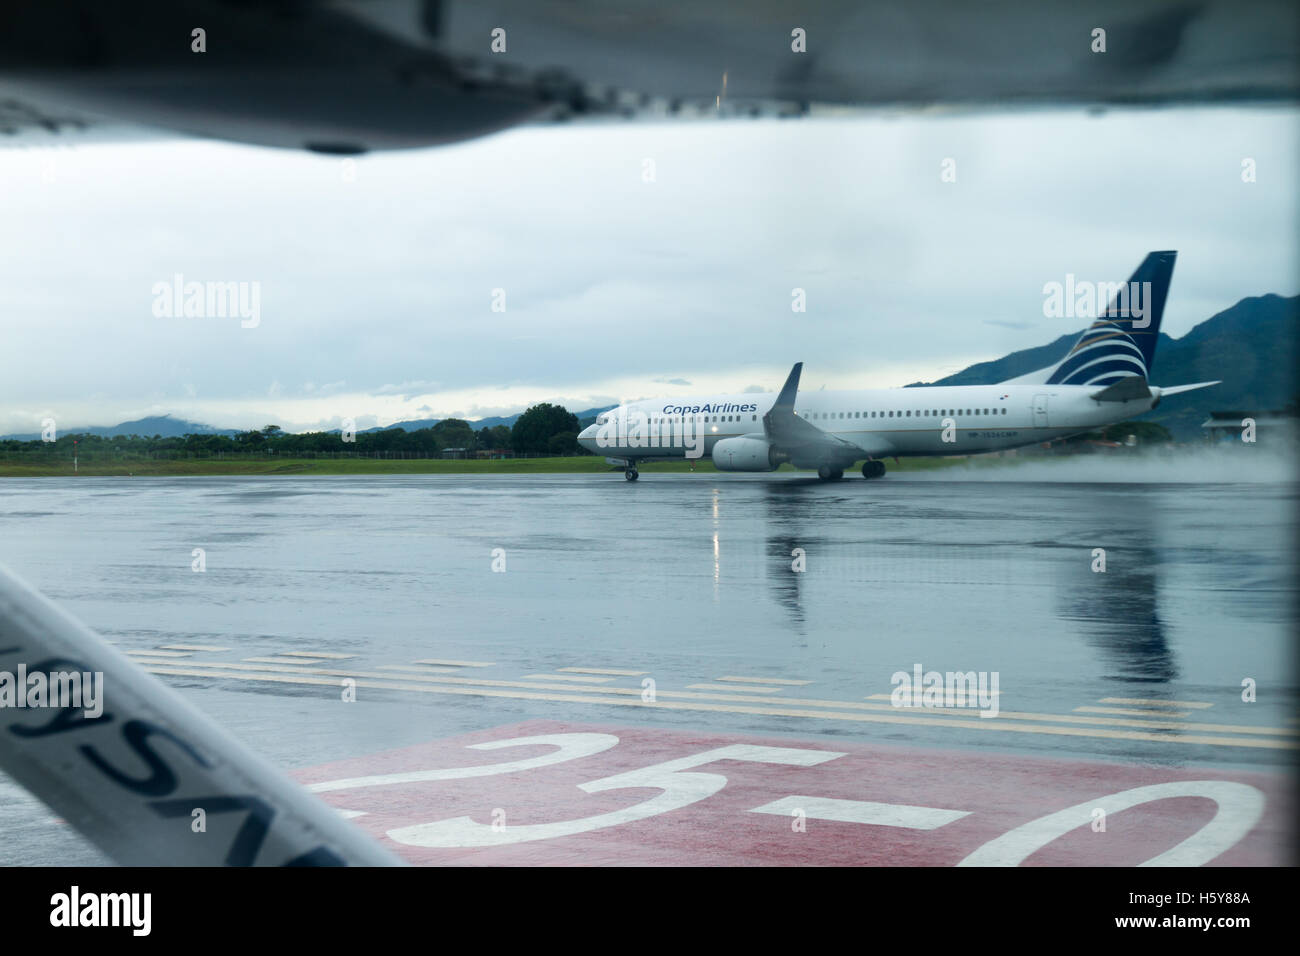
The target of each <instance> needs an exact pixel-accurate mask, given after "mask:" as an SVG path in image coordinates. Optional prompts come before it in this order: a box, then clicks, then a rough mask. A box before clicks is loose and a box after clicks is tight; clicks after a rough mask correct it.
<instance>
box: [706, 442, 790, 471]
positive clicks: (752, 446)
mask: <svg viewBox="0 0 1300 956" xmlns="http://www.w3.org/2000/svg"><path fill="white" fill-rule="evenodd" d="M786 457H787V456H786V455H785V454H784V453H783V452H779V451H777V450H776V449H775V448H773V447H772V444H771V443H770V442H768V441H766V440H764V439H762V438H750V437H749V436H748V435H742V436H741V437H739V438H724V439H723V440H722V441H720V442H718V443H717V444H716V445H714V446H713V464H714V466H715V467H716V468H717V469H718V471H774V470H775V469H776V468H777V466H778V465H780V464H781V462H783V461H785V460H786Z"/></svg>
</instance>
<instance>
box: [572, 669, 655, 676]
mask: <svg viewBox="0 0 1300 956" xmlns="http://www.w3.org/2000/svg"><path fill="white" fill-rule="evenodd" d="M559 672H560V673H561V674H609V675H610V676H612V677H640V676H641V675H643V674H647V673H649V671H616V670H613V669H611V668H607V667H561V668H559Z"/></svg>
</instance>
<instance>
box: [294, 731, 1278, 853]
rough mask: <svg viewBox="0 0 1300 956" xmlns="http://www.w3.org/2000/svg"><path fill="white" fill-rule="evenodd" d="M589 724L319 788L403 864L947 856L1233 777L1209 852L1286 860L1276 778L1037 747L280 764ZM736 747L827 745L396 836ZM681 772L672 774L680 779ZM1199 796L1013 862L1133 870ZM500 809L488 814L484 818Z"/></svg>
mask: <svg viewBox="0 0 1300 956" xmlns="http://www.w3.org/2000/svg"><path fill="white" fill-rule="evenodd" d="M564 733H589V734H590V733H602V734H609V735H613V736H615V737H617V738H619V742H618V744H617V745H615V746H613V747H612V748H610V749H607V750H604V751H602V752H600V753H596V754H593V755H590V756H584V757H580V758H578V759H574V760H570V761H566V762H563V763H557V764H553V765H550V766H543V767H538V768H534V769H528V770H520V771H515V772H512V773H509V774H503V775H495V776H480V777H470V778H466V779H456V780H440V781H432V782H417V783H403V784H393V785H384V786H372V787H364V788H355V789H347V790H333V791H329V792H323V793H321V794H320V796H321V798H322V799H324V800H325V801H326V802H328V803H329V804H331V805H332V806H335V807H338V808H340V809H348V810H355V811H363V812H364V815H362V816H359V817H357V818H355V820H354V823H355V824H356V825H358V826H360V827H362V828H363V829H365V830H367V831H368V832H370V833H371V834H372V835H373V836H375V837H376V838H378V839H380V840H382V841H383V842H384V843H385V844H386V845H387V846H389V847H390V848H391V849H393V850H394V851H395V852H396V853H398V854H399V855H400V856H402V857H403V858H405V859H406V860H408V861H410V862H412V863H417V864H426V865H429V864H497V865H500V864H506V865H510V864H516V865H537V864H560V865H564V864H636V865H645V864H668V865H672V864H676V865H683V864H685V865H697V864H698V865H704V864H709V865H731V864H734V865H754V864H773V865H807V864H821V865H845V866H861V865H890V866H947V865H953V864H956V863H958V862H960V861H961V860H963V859H964V858H965V857H967V856H968V855H969V854H971V853H972V852H974V851H975V850H976V849H978V848H979V847H981V846H983V845H984V844H986V843H987V842H989V841H990V840H994V839H996V838H997V837H1000V836H1001V835H1003V834H1004V833H1006V832H1008V831H1010V830H1012V829H1014V828H1016V827H1019V826H1021V825H1023V824H1026V823H1029V822H1030V821H1032V820H1035V819H1037V818H1039V817H1042V816H1045V815H1047V814H1050V813H1054V812H1056V811H1058V810H1063V809H1065V808H1066V807H1072V806H1075V805H1077V804H1082V803H1085V802H1088V801H1092V800H1099V799H1100V798H1102V797H1105V796H1107V795H1109V794H1114V793H1118V792H1120V791H1124V790H1129V789H1131V788H1134V787H1142V786H1148V785H1152V784H1159V783H1167V782H1172V781H1185V780H1224V781H1234V782H1237V783H1242V784H1247V785H1249V786H1251V787H1254V788H1256V789H1258V790H1259V791H1260V792H1261V793H1262V794H1263V795H1264V798H1265V801H1266V803H1265V807H1264V813H1263V815H1262V817H1261V818H1260V819H1259V822H1258V823H1257V824H1256V825H1255V826H1254V828H1253V829H1251V830H1250V831H1249V832H1248V833H1247V834H1246V835H1245V836H1244V837H1243V838H1242V839H1240V840H1239V841H1237V842H1236V843H1235V844H1234V845H1232V846H1231V847H1230V848H1229V849H1227V850H1226V851H1225V852H1223V853H1222V854H1220V855H1219V856H1217V857H1216V858H1214V859H1213V860H1212V861H1211V865H1216V866H1260V865H1289V864H1290V863H1291V862H1292V861H1290V860H1289V859H1287V858H1286V853H1287V848H1288V847H1290V846H1291V845H1292V839H1291V837H1292V834H1291V832H1290V823H1289V821H1290V820H1291V819H1292V815H1291V811H1292V804H1293V796H1292V794H1291V792H1290V787H1289V784H1288V782H1287V780H1286V778H1285V776H1284V775H1282V774H1271V773H1244V772H1243V773H1239V772H1235V771H1227V772H1224V771H1214V770H1196V769H1192V770H1175V769H1168V768H1163V767H1150V766H1131V765H1124V764H1109V763H1097V762H1083V761H1066V760H1054V759H1051V758H1041V757H1020V756H1006V755H1000V754H980V753H973V752H953V751H940V750H917V749H903V748H896V747H886V746H876V745H864V744H853V743H841V742H838V741H834V740H826V739H818V740H809V741H795V740H789V739H779V738H778V739H772V738H757V737H745V736H740V735H734V734H725V735H724V734H693V733H686V732H681V731H670V730H660V729H655V728H646V727H605V726H591V725H582V724H568V723H558V722H554V721H530V722H528V723H523V724H516V725H512V726H507V727H499V728H496V729H493V730H487V731H482V732H478V733H473V734H468V735H465V736H462V737H455V738H450V739H447V740H437V741H432V742H430V743H427V744H421V745H418V746H415V747H407V748H404V749H400V750H392V751H387V752H384V753H379V754H372V755H369V756H365V757H357V758H353V759H349V760H342V761H338V762H335V763H330V764H323V765H320V766H317V767H312V768H309V769H306V770H301V771H298V772H296V773H295V776H296V777H297V779H298V780H299V781H301V782H302V783H305V784H312V783H319V782H322V781H330V780H338V779H342V778H354V777H363V776H369V775H375V774H389V773H404V772H410V771H419V770H439V769H447V768H457V767H474V766H480V765H490V764H498V763H504V762H507V761H510V762H513V761H518V760H523V759H527V758H530V757H538V756H541V755H544V754H549V753H553V752H555V749H556V748H554V747H552V746H543V745H530V746H522V747H509V748H502V749H497V750H470V749H466V747H467V745H469V744H475V743H485V742H489V741H497V740H505V739H511V738H517V737H531V736H536V735H542V734H564ZM736 744H745V745H756V746H763V747H774V748H787V749H789V748H793V749H797V750H808V751H823V752H825V751H830V752H839V753H843V754H844V756H841V757H837V758H835V759H832V760H829V761H827V762H824V763H821V764H819V765H816V766H789V765H784V764H768V763H757V762H751V761H741V760H722V761H717V762H715V763H711V764H707V765H703V766H699V767H694V768H691V771H696V772H700V773H713V774H722V775H723V776H725V777H726V779H727V782H726V785H725V786H724V787H723V788H722V789H721V790H719V791H717V792H716V793H713V794H712V795H710V796H706V797H704V798H703V799H702V800H699V801H698V802H694V803H691V804H690V805H688V806H685V807H681V808H678V809H673V810H670V811H669V812H667V813H664V814H662V815H658V816H653V817H649V818H647V819H642V820H637V821H634V822H630V823H621V824H618V825H615V826H612V827H608V828H604V829H597V830H593V831H591V832H585V833H578V834H574V835H566V836H559V837H554V838H550V839H543V840H537V841H533V842H527V843H520V844H514V845H507V846H487V847H472V848H456V849H446V848H429V847H419V846H409V845H403V844H401V843H398V842H395V841H394V840H392V839H391V838H389V837H388V836H386V834H387V833H388V831H390V830H394V829H396V828H404V827H411V826H413V825H416V824H426V823H432V822H434V821H438V820H445V819H449V818H453V817H471V818H472V819H473V820H474V821H476V822H477V823H479V824H483V825H490V824H491V823H492V822H493V819H494V811H504V818H505V823H506V825H507V827H520V826H529V825H537V824H547V823H556V822H561V821H568V820H576V819H581V818H586V817H591V816H595V815H597V814H605V813H610V812H613V811H617V810H620V809H624V808H628V807H632V806H634V805H637V804H640V803H643V802H644V801H647V800H649V799H651V798H653V797H656V796H658V795H659V794H660V793H661V792H662V791H661V790H659V789H656V788H650V787H636V788H623V789H617V790H604V791H601V792H596V793H587V792H585V791H583V790H581V789H579V787H578V785H579V784H583V783H589V782H591V781H596V780H599V779H601V778H604V777H609V776H613V775H615V774H621V773H627V772H629V771H635V770H641V769H643V768H646V767H649V766H651V765H654V764H659V763H662V762H665V761H670V760H678V759H681V758H688V757H692V756H694V755H697V754H700V753H703V752H705V751H709V750H713V749H716V748H719V747H725V746H730V745H736ZM691 771H686V772H691ZM792 795H803V796H809V797H830V798H835V799H840V800H862V801H872V802H876V803H888V804H903V805H908V806H921V807H934V808H941V809H948V810H963V811H969V816H966V817H963V818H961V819H959V820H956V821H954V822H952V823H948V824H945V825H943V826H941V827H938V828H936V829H933V830H916V829H903V828H897V827H888V826H876V825H868V824H862V823H846V822H835V821H827V820H818V819H808V820H807V821H806V831H805V832H796V831H795V830H794V828H793V827H792V823H793V818H792V817H786V816H778V815H772V814H765V813H752V812H750V811H751V810H753V809H754V808H756V807H759V806H762V805H764V804H768V803H771V802H773V801H775V800H780V799H783V798H785V797H788V796H792ZM1214 811H1215V803H1214V802H1213V801H1212V800H1210V799H1208V798H1205V797H1175V798H1168V799H1162V800H1158V801H1153V802H1151V803H1146V804H1143V805H1140V806H1136V807H1134V808H1132V809H1129V810H1123V811H1119V812H1114V813H1111V814H1110V815H1109V816H1108V817H1107V819H1106V832H1105V833H1097V832H1093V830H1092V829H1091V828H1090V827H1089V826H1088V825H1087V824H1084V825H1082V826H1080V827H1078V828H1076V829H1074V830H1072V831H1071V832H1069V833H1066V834H1065V835H1063V836H1061V837H1059V838H1057V839H1055V840H1053V841H1051V842H1050V843H1048V844H1047V845H1045V846H1044V847H1043V848H1042V849H1039V850H1038V851H1037V852H1034V853H1033V855H1032V856H1030V857H1029V858H1028V859H1027V860H1026V864H1027V865H1031V866H1034V865H1037V866H1088V865H1106V866H1133V865H1137V864H1139V863H1141V862H1143V861H1145V860H1147V859H1150V858H1152V857H1154V856H1156V855H1158V854H1160V853H1164V852H1165V851H1167V850H1169V849H1171V848H1173V847H1174V846H1176V845H1178V844H1179V843H1181V842H1183V841H1184V840H1186V839H1187V838H1189V837H1191V836H1192V835H1193V834H1194V833H1196V831H1198V830H1199V829H1200V828H1201V827H1202V826H1204V825H1205V824H1207V823H1209V822H1210V820H1211V818H1212V817H1213V816H1214ZM498 816H499V814H498Z"/></svg>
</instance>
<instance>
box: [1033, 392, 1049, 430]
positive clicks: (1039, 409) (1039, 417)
mask: <svg viewBox="0 0 1300 956" xmlns="http://www.w3.org/2000/svg"><path fill="white" fill-rule="evenodd" d="M1034 427H1035V428H1046V427H1047V396H1046V395H1035V396H1034Z"/></svg>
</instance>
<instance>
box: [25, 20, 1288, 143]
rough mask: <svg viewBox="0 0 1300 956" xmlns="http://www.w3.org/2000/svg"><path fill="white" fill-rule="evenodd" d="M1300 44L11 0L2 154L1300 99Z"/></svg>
mask: <svg viewBox="0 0 1300 956" xmlns="http://www.w3.org/2000/svg"><path fill="white" fill-rule="evenodd" d="M120 7H121V9H120ZM1098 30H1101V31H1104V36H1103V35H1100V34H1098V33H1097V31H1098ZM200 33H201V34H202V35H201V36H200V35H199V34H200ZM1297 36H1300V6H1297V5H1296V4H1295V3H1294V2H1293V0H1198V2H1196V3H1170V2H1168V0H1095V2H1092V3H1089V4H1086V5H1072V4H1057V3H1042V2H1041V0H1003V2H1001V3H999V4H997V5H996V7H995V9H994V11H993V12H990V11H989V10H988V9H987V8H986V7H984V6H980V5H978V4H970V3H967V2H965V0H872V2H866V3H864V2H861V0H822V2H819V3H816V4H807V5H799V4H786V3H779V4H778V3H772V2H770V0H694V2H692V3H690V4H686V5H679V4H665V3H663V2H662V0H621V2H619V3H616V4H614V3H608V2H606V0H331V2H319V3H312V2H305V0H240V2H238V3H234V2H230V3H214V2H212V0H133V2H132V3H131V4H129V5H125V6H123V5H118V4H107V3H104V2H103V0H6V2H4V3H2V4H0V143H4V142H6V141H18V140H21V139H27V138H29V136H30V134H31V133H32V132H33V131H35V132H37V133H39V134H41V135H42V137H43V138H51V137H60V138H61V137H63V136H65V135H66V133H67V132H69V131H79V130H82V129H87V128H98V127H99V126H101V125H103V124H111V123H121V124H127V128H128V129H134V130H140V131H142V132H143V131H146V130H148V129H155V130H166V131H170V132H171V133H180V134H187V135H197V136H206V137H213V138H218V139H227V140H232V141H236V142H244V143H255V144H259V145H266V146H280V147H287V148H298V149H303V148H305V149H310V150H315V151H318V152H323V153H333V154H349V153H359V152H364V151H366V150H372V149H392V148H399V147H419V146H432V145H437V144H440V143H449V142H456V141H458V140H464V139H469V138H471V137H475V136H481V135H484V134H487V133H490V132H494V131H496V130H500V129H505V128H508V127H511V126H515V125H518V124H521V123H537V122H541V123H552V122H572V121H584V120H596V121H603V120H607V119H610V118H620V117H622V118H632V119H637V118H646V119H692V118H695V117H718V116H737V117H744V116H800V115H806V114H808V113H817V112H827V113H838V112H842V111H844V110H863V109H884V110H890V111H895V110H899V109H906V110H922V109H925V110H930V109H934V108H936V107H941V108H944V109H952V108H972V107H973V108H979V109H992V110H1000V111H1004V110H1016V109H1025V108H1031V107H1035V106H1043V105H1076V106H1082V107H1088V108H1094V107H1098V106H1106V105H1117V106H1129V105H1135V104H1143V105H1178V104H1202V103H1215V104H1222V103H1250V102H1277V101H1287V102H1295V101H1296V100H1297V98H1300V72H1298V71H1297V70H1296V68H1295V64H1296V60H1297V52H1298V50H1297V40H1296V38H1297Z"/></svg>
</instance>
